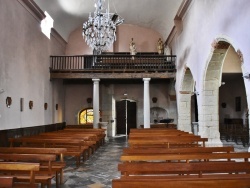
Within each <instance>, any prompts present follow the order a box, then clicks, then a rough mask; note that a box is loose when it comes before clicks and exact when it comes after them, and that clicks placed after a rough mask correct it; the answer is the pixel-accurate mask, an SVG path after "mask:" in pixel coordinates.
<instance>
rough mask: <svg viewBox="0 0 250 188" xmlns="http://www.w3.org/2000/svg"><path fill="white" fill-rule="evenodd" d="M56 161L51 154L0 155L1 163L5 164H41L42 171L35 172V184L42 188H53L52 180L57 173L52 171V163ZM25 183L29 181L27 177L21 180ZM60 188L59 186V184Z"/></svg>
mask: <svg viewBox="0 0 250 188" xmlns="http://www.w3.org/2000/svg"><path fill="white" fill-rule="evenodd" d="M55 160H56V156H55V155H51V154H43V155H41V154H16V153H15V154H6V153H5V154H1V153H0V161H4V162H29V163H31V162H33V163H40V170H39V171H38V172H35V175H36V177H35V182H36V183H41V184H42V187H44V185H47V187H51V179H52V178H53V177H54V176H55V174H56V173H57V172H56V171H53V169H52V162H53V161H55ZM12 172H13V173H14V174H15V173H16V172H15V171H14V170H13V171H12ZM19 179H23V180H24V181H27V177H24V178H20V177H19ZM57 187H58V184H57Z"/></svg>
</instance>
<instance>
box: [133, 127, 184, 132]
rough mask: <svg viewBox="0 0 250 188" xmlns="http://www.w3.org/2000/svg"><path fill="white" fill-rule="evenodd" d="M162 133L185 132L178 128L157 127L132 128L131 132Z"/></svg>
mask: <svg viewBox="0 0 250 188" xmlns="http://www.w3.org/2000/svg"><path fill="white" fill-rule="evenodd" d="M157 132H159V133H162V132H180V133H181V132H185V131H181V130H177V129H170V128H169V129H168V128H157V129H150V128H149V129H130V133H157Z"/></svg>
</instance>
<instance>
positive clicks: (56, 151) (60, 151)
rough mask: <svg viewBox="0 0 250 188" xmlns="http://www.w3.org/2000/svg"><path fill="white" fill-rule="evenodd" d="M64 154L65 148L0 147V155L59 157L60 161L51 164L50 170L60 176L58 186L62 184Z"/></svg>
mask: <svg viewBox="0 0 250 188" xmlns="http://www.w3.org/2000/svg"><path fill="white" fill-rule="evenodd" d="M66 152H67V149H66V148H34V147H0V153H9V154H11V153H17V154H53V155H56V156H59V158H60V161H58V162H52V170H54V171H56V172H58V173H59V174H60V184H62V183H63V168H64V167H65V166H66V164H65V162H64V154H65V153H66ZM58 173H56V182H57V181H58Z"/></svg>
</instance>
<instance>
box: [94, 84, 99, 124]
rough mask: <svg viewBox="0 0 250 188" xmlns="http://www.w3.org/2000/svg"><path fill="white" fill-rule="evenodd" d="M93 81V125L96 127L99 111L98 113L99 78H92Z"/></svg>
mask: <svg viewBox="0 0 250 188" xmlns="http://www.w3.org/2000/svg"><path fill="white" fill-rule="evenodd" d="M92 81H93V116H94V122H93V127H94V128H98V123H99V118H100V113H99V82H100V79H92Z"/></svg>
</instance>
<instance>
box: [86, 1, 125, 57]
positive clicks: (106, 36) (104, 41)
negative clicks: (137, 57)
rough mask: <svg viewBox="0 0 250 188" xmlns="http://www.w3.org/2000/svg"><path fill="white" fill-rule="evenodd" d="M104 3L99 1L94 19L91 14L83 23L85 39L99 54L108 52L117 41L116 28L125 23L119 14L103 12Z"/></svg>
mask: <svg viewBox="0 0 250 188" xmlns="http://www.w3.org/2000/svg"><path fill="white" fill-rule="evenodd" d="M103 1H105V0H97V4H95V7H96V10H95V12H94V15H93V17H92V16H91V13H89V19H88V21H87V22H85V23H83V32H82V34H83V37H84V38H85V42H86V43H87V44H88V46H90V47H91V48H92V49H93V50H96V51H97V52H98V53H100V52H102V51H106V50H108V49H109V48H110V47H111V45H112V44H113V43H114V41H115V40H116V34H115V32H116V26H118V25H120V24H122V23H123V19H122V18H121V17H120V16H119V15H118V14H117V13H110V12H109V5H108V10H106V12H102V11H103Z"/></svg>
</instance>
